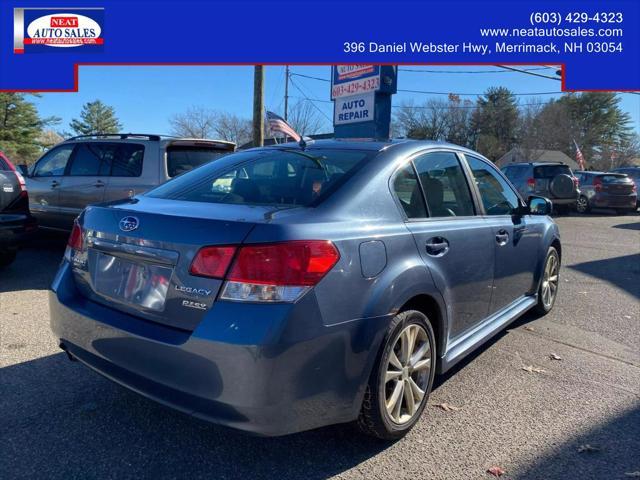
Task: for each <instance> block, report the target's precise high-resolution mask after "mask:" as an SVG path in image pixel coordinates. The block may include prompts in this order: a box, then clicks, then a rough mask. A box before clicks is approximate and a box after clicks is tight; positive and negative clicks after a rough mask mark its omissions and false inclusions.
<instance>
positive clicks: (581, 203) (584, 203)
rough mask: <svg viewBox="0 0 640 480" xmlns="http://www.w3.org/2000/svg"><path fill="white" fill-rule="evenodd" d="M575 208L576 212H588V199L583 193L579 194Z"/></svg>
mask: <svg viewBox="0 0 640 480" xmlns="http://www.w3.org/2000/svg"><path fill="white" fill-rule="evenodd" d="M576 210H577V211H578V213H588V212H589V210H590V208H589V200H588V199H587V197H585V196H584V195H581V196H580V197H579V198H578V201H577V202H576Z"/></svg>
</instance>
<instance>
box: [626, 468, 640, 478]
mask: <svg viewBox="0 0 640 480" xmlns="http://www.w3.org/2000/svg"><path fill="white" fill-rule="evenodd" d="M625 475H626V476H627V477H634V478H640V470H639V471H637V472H626V473H625Z"/></svg>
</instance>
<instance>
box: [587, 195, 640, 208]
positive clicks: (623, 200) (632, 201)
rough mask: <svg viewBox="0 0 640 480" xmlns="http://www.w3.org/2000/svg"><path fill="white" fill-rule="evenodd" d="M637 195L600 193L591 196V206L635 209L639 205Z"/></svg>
mask: <svg viewBox="0 0 640 480" xmlns="http://www.w3.org/2000/svg"><path fill="white" fill-rule="evenodd" d="M637 199H638V197H637V195H636V194H635V193H634V194H631V195H610V194H606V193H604V194H603V193H598V194H596V195H594V196H593V197H592V198H591V202H590V203H591V206H592V207H596V208H627V209H629V210H635V208H636V205H637Z"/></svg>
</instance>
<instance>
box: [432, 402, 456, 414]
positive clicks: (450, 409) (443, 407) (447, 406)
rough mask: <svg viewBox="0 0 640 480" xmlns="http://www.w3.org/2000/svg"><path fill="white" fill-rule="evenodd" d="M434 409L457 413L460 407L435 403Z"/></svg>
mask: <svg viewBox="0 0 640 480" xmlns="http://www.w3.org/2000/svg"><path fill="white" fill-rule="evenodd" d="M434 407H438V408H441V409H442V410H444V411H445V412H457V411H458V410H460V407H454V406H453V405H449V404H448V403H436V404H435V405H434Z"/></svg>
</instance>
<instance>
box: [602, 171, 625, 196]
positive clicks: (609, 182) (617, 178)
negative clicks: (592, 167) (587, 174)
mask: <svg viewBox="0 0 640 480" xmlns="http://www.w3.org/2000/svg"><path fill="white" fill-rule="evenodd" d="M597 178H598V179H599V180H600V181H601V185H602V191H603V192H606V193H608V194H610V195H630V194H631V193H633V187H634V183H633V180H631V179H630V178H629V177H628V176H627V175H622V174H618V175H615V174H607V175H600V176H598V177H597Z"/></svg>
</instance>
